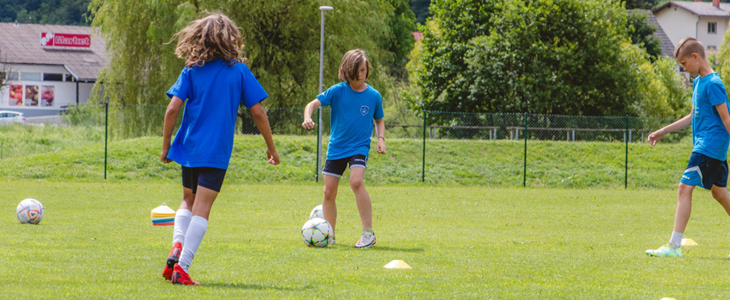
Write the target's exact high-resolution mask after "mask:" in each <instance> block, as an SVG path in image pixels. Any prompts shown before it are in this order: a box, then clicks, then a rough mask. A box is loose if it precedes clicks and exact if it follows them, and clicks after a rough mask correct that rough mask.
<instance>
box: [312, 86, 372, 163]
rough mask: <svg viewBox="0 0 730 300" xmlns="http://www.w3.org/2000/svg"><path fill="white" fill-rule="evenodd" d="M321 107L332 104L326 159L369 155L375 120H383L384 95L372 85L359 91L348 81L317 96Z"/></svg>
mask: <svg viewBox="0 0 730 300" xmlns="http://www.w3.org/2000/svg"><path fill="white" fill-rule="evenodd" d="M317 99H319V102H320V103H322V106H331V107H332V109H331V112H330V141H329V146H328V148H327V159H328V160H335V159H341V158H346V157H350V156H353V155H357V154H360V155H365V157H367V156H368V152H370V136H371V135H372V134H373V120H379V119H382V118H383V116H385V114H384V113H383V97H382V96H381V95H380V93H379V92H378V91H376V90H375V89H374V88H372V87H371V86H370V85H368V86H367V88H365V90H364V91H362V92H356V91H354V90H353V89H352V88H350V85H349V84H348V83H347V82H340V83H338V84H336V85H333V86H332V87H330V88H329V89H327V91H325V92H324V93H322V94H319V95H318V96H317Z"/></svg>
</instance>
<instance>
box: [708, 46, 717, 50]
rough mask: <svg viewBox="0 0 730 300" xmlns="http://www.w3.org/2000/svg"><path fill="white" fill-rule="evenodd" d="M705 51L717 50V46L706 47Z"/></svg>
mask: <svg viewBox="0 0 730 300" xmlns="http://www.w3.org/2000/svg"><path fill="white" fill-rule="evenodd" d="M707 50H717V46H712V45H710V46H707Z"/></svg>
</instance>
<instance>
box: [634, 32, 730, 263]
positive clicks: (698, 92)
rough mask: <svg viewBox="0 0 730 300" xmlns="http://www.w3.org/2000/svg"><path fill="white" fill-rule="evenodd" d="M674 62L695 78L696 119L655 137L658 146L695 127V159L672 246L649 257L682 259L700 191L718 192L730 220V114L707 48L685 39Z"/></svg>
mask: <svg viewBox="0 0 730 300" xmlns="http://www.w3.org/2000/svg"><path fill="white" fill-rule="evenodd" d="M674 56H675V58H676V59H677V60H678V61H679V63H680V64H681V65H682V67H683V68H684V69H685V70H686V71H687V72H689V73H690V75H692V76H697V75H699V76H698V77H696V78H695V80H694V82H693V85H692V87H693V93H692V113H691V114H689V115H687V116H685V117H684V118H682V119H680V120H679V121H676V122H674V123H672V124H670V125H667V126H666V127H664V128H662V129H659V130H657V131H655V132H653V133H652V134H650V135H649V138H648V140H649V143H650V144H651V145H652V146H654V145H656V143H657V141H659V140H660V139H661V138H663V137H664V135H666V134H667V133H670V132H674V131H678V130H681V129H684V128H686V127H689V126H690V125H691V126H692V145H693V148H692V155H691V156H690V158H689V163H688V165H687V169H686V170H685V171H684V174H682V179H681V180H680V183H679V187H678V192H679V195H678V200H677V213H676V215H675V216H674V231H673V232H672V237H671V238H670V240H669V243H667V244H666V245H664V246H662V247H660V248H659V249H655V250H652V249H650V250H646V254H647V255H649V256H655V257H682V247H681V245H682V236H683V235H684V230H685V228H686V227H687V222H688V221H689V216H690V213H691V211H692V191H693V190H694V187H695V186H699V187H701V188H704V189H708V190H711V191H712V197H713V198H715V200H717V202H719V203H720V205H722V207H723V208H724V209H725V211H726V212H727V213H728V215H730V194H728V191H727V176H728V165H727V150H728V145H730V134H729V133H730V112H728V105H729V103H728V98H727V92H726V91H725V86H724V85H723V83H722V80H721V79H720V76H718V75H717V73H715V72H714V71H713V70H712V68H711V67H710V64H709V63H708V62H707V60H706V58H705V50H704V46H703V45H702V43H701V42H700V41H698V40H697V39H694V38H690V37H687V38H684V39H682V40H681V41H680V42H679V44H678V45H677V47H676V48H675V50H674Z"/></svg>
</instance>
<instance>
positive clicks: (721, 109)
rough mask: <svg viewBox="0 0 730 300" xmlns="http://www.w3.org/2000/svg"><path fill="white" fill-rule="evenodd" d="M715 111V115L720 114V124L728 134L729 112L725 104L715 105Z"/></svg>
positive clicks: (729, 131) (729, 126) (729, 128)
mask: <svg viewBox="0 0 730 300" xmlns="http://www.w3.org/2000/svg"><path fill="white" fill-rule="evenodd" d="M715 109H717V113H718V114H720V118H721V119H722V124H724V125H725V130H727V133H728V134H730V112H728V107H727V104H726V103H723V104H718V105H715Z"/></svg>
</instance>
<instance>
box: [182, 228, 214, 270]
mask: <svg viewBox="0 0 730 300" xmlns="http://www.w3.org/2000/svg"><path fill="white" fill-rule="evenodd" d="M206 230H208V220H206V219H205V218H203V217H201V216H193V218H192V219H191V220H190V226H188V232H187V233H186V234H185V245H184V246H183V250H182V255H180V262H178V264H179V265H180V267H181V268H182V269H183V270H185V272H187V271H188V268H190V264H191V263H192V262H193V258H194V257H195V252H197V251H198V246H200V242H202V241H203V236H204V235H205V231H206Z"/></svg>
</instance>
